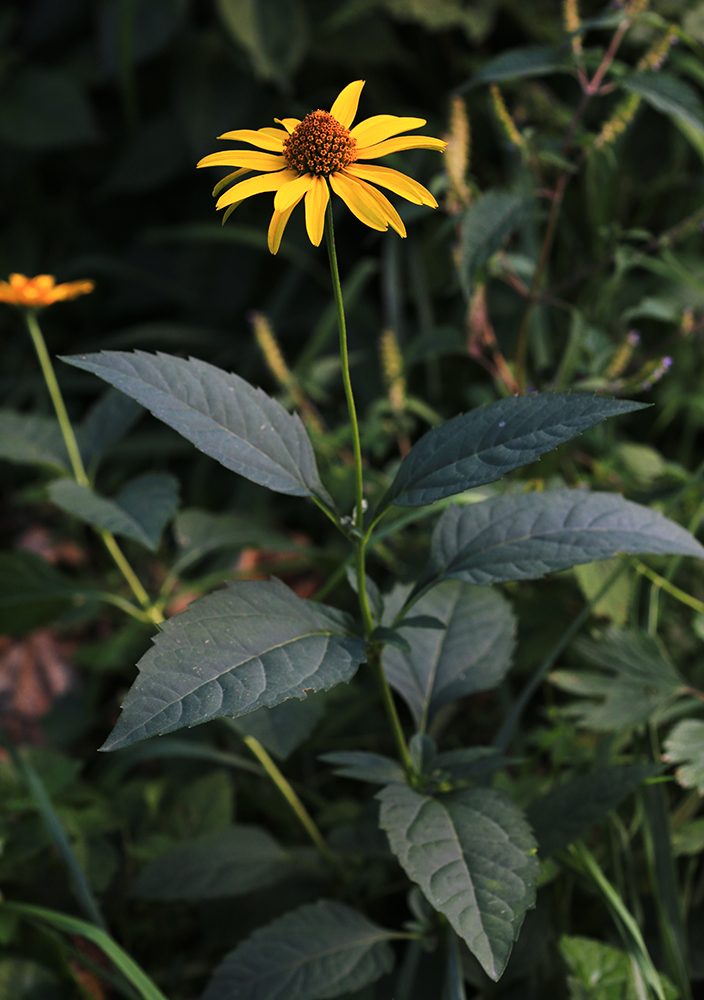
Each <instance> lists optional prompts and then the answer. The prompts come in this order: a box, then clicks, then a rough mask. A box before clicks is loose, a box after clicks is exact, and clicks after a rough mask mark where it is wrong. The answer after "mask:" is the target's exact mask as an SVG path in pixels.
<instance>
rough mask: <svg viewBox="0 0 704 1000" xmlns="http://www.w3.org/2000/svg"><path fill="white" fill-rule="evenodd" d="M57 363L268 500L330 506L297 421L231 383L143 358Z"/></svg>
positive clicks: (92, 357)
mask: <svg viewBox="0 0 704 1000" xmlns="http://www.w3.org/2000/svg"><path fill="white" fill-rule="evenodd" d="M62 360H63V361H66V363H67V364H70V365H74V366H75V367H76V368H82V369H83V370H84V371H89V372H93V373H94V374H95V375H98V376H100V378H103V379H105V381H106V382H109V383H110V385H113V386H115V388H117V389H120V390H121V391H122V392H124V393H126V394H127V395H128V396H131V397H132V398H133V399H136V400H137V402H138V403H141V404H142V406H145V407H146V408H147V409H148V410H150V411H151V413H153V414H154V416H155V417H158V418H159V419H160V420H163V421H164V423H166V424H168V425H169V426H170V427H173V428H174V429H175V430H177V431H178V432H179V433H180V434H182V435H183V436H184V437H185V438H187V439H188V440H189V441H191V442H193V444H194V445H195V446H196V447H197V448H199V449H200V450H201V451H203V452H205V454H206V455H210V456H211V457H212V458H215V459H216V460H217V461H218V462H220V463H221V464H222V465H224V466H225V468H227V469H232V470H233V471H234V472H238V473H239V474H240V475H241V476H245V477H246V478H247V479H251V480H252V482H255V483H259V484H260V485H261V486H266V487H268V488H269V489H270V490H274V491H275V492H278V493H288V494H291V495H292V496H307V497H313V496H315V497H318V498H319V499H321V500H322V502H323V503H325V504H328V505H329V504H332V501H331V500H330V497H329V496H328V494H327V493H326V491H325V489H324V488H323V486H322V484H321V482H320V477H319V476H318V470H317V467H316V464H315V456H314V455H313V446H312V445H311V443H310V438H309V437H308V434H307V433H306V430H305V427H304V426H303V423H302V421H301V419H300V417H298V416H297V415H296V414H291V413H288V412H287V411H286V410H285V409H284V408H283V406H281V404H280V403H278V402H277V401H276V400H275V399H272V398H271V397H270V396H267V394H266V393H265V392H262V390H261V389H255V388H254V386H251V385H250V384H249V383H248V382H246V381H245V380H244V379H242V378H240V377H239V375H235V374H233V373H229V374H228V373H227V372H224V371H223V370H222V369H221V368H216V367H215V366H214V365H210V364H208V363H207V362H205V361H198V360H197V359H196V358H190V359H189V360H185V359H183V358H176V357H171V356H170V355H168V354H156V355H153V354H147V353H145V352H144V351H134V352H127V351H101V352H100V353H98V354H80V355H75V356H74V357H69V358H63V359H62Z"/></svg>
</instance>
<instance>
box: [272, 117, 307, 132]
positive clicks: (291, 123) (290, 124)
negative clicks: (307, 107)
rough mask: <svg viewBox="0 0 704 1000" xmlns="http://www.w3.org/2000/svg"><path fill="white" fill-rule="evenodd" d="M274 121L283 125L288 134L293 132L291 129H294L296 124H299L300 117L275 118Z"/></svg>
mask: <svg viewBox="0 0 704 1000" xmlns="http://www.w3.org/2000/svg"><path fill="white" fill-rule="evenodd" d="M274 121H275V122H278V123H279V125H283V127H284V128H285V129H286V131H287V132H288V133H289V134H290V133H291V132H293V130H294V129H295V127H296V125H300V124H301V119H300V118H275V119H274Z"/></svg>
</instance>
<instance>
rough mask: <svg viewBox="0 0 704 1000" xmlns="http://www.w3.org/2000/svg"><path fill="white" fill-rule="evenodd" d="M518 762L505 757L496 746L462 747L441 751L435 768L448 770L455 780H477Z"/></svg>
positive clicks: (442, 770)
mask: <svg viewBox="0 0 704 1000" xmlns="http://www.w3.org/2000/svg"><path fill="white" fill-rule="evenodd" d="M517 762H518V761H517V760H516V759H515V758H510V757H504V755H503V754H502V753H501V751H500V750H497V749H496V747H462V748H461V749H459V750H447V751H445V753H439V754H438V755H437V757H436V758H435V769H436V770H439V771H441V772H447V773H448V774H449V776H450V778H451V779H452V780H453V781H467V780H468V779H470V780H472V781H476V780H477V779H478V778H480V777H484V776H485V775H487V774H493V772H494V771H496V770H497V768H499V767H506V765H507V764H512V763H517Z"/></svg>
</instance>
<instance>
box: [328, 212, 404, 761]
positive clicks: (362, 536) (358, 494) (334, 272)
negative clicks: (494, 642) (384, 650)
mask: <svg viewBox="0 0 704 1000" xmlns="http://www.w3.org/2000/svg"><path fill="white" fill-rule="evenodd" d="M325 239H326V243H327V247H328V259H329V261H330V276H331V278H332V289H333V294H334V297H335V311H336V314H337V326H338V330H339V332H340V362H341V366H342V382H343V385H344V387H345V398H346V400H347V411H348V413H349V418H350V427H351V428H352V450H353V454H354V485H355V518H354V524H355V529H356V531H355V533H354V537H353V539H352V541H353V543H354V546H355V562H356V570H357V595H358V598H359V609H360V611H361V614H362V621H363V623H364V631H365V633H366V635H367V637H368V636H370V635H371V633H372V632H373V631H374V616H373V615H372V611H371V607H370V605H369V596H368V594H367V584H366V566H365V559H366V545H367V542H368V540H369V535H370V532H369V531H368V532H366V533H365V531H364V477H363V473H362V446H361V442H360V437H359V422H358V420H357V410H356V408H355V405H354V395H353V392H352V380H351V379H350V363H349V353H348V350H347V325H346V323H345V307H344V303H343V301H342V285H341V284H340V272H339V269H338V266H337V252H336V250H335V230H334V228H333V221H332V205H331V203H330V202H329V201H328V206H327V208H326V210H325ZM368 661H369V665H370V667H371V668H372V671H373V672H374V676H375V677H376V681H377V684H378V686H379V692H380V694H381V699H382V701H383V703H384V708H385V709H386V714H387V715H388V718H389V722H390V723H391V730H392V732H393V735H394V739H395V741H396V746H397V748H398V752H399V756H400V758H401V760H402V762H403V766H404V767H405V768H406V770H407V771H409V772H410V771H411V769H412V765H411V755H410V753H409V751H408V746H407V744H406V738H405V736H404V734H403V727H402V726H401V720H400V719H399V717H398V712H397V711H396V704H395V702H394V698H393V694H392V693H391V688H390V687H389V682H388V680H387V679H386V674H385V673H384V668H383V665H382V661H381V650H380V649H379V647H378V646H375V645H372V646H370V648H369V651H368Z"/></svg>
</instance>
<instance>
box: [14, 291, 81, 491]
mask: <svg viewBox="0 0 704 1000" xmlns="http://www.w3.org/2000/svg"><path fill="white" fill-rule="evenodd" d="M24 315H25V319H26V321H27V329H28V330H29V335H30V337H31V338H32V343H33V344H34V350H35V351H36V352H37V357H38V358H39V364H40V366H41V369H42V375H43V376H44V381H45V382H46V387H47V389H48V390H49V395H50V396H51V401H52V403H53V404H54V410H55V412H56V416H57V419H58V421H59V427H60V428H61V434H62V435H63V439H64V444H65V445H66V451H67V452H68V457H69V459H70V461H71V468H72V469H73V475H74V478H75V480H76V482H77V483H80V484H81V486H90V480H89V479H88V476H87V474H86V470H85V466H84V465H83V459H82V458H81V452H80V450H79V448H78V442H77V441H76V435H75V434H74V433H73V427H72V426H71V420H70V419H69V415H68V412H67V411H66V406H65V404H64V399H63V396H62V395H61V389H60V388H59V383H58V382H57V380H56V375H55V374H54V366H53V365H52V363H51V358H50V357H49V352H48V351H47V349H46V343H45V342H44V336H43V334H42V331H41V329H40V327H39V323H38V322H37V314H36V312H35V310H34V309H27V310H26V311H25V314H24Z"/></svg>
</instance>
